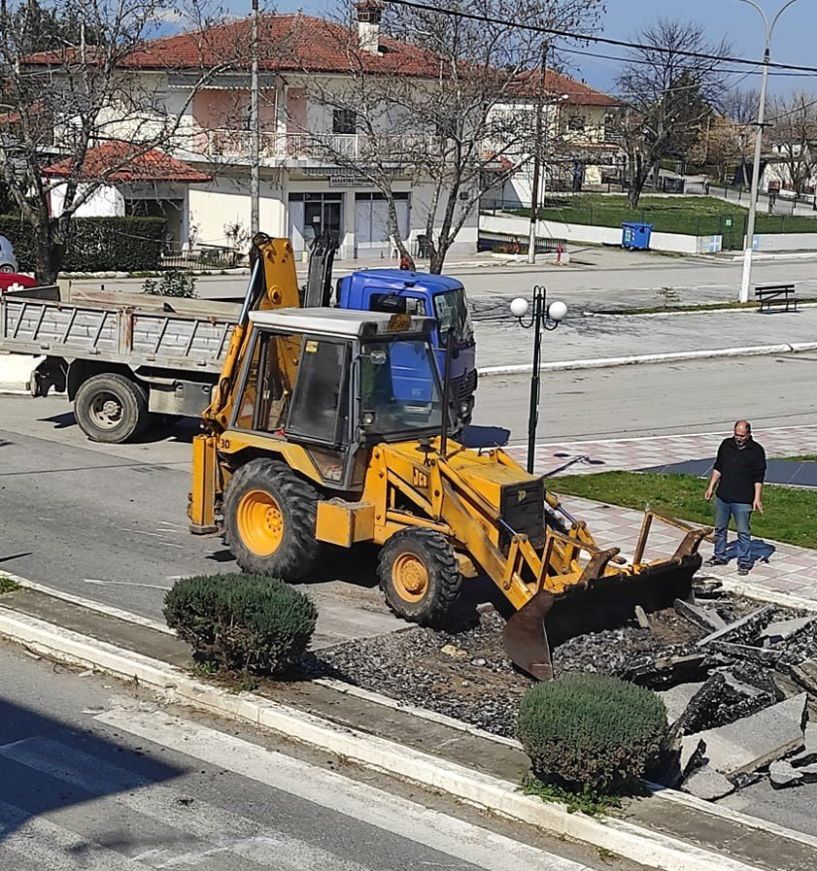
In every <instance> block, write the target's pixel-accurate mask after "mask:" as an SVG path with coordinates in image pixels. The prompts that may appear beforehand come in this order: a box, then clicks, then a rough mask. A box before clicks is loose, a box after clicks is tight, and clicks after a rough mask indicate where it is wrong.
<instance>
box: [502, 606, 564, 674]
mask: <svg viewBox="0 0 817 871" xmlns="http://www.w3.org/2000/svg"><path fill="white" fill-rule="evenodd" d="M555 601H556V600H555V598H554V596H553V594H552V593H549V592H548V591H547V590H541V591H540V592H538V593H537V594H536V595H535V596H534V597H533V598H532V599H531V600H530V601H529V602H528V603H527V604H525V605H523V606H522V607H521V608H520V609H519V610H518V611H517V612H516V613H515V614H514V615H513V616H512V617H511V618H510V619H509V620H508V622H507V623H506V624H505V628H504V629H503V630H502V642H503V644H504V646H505V652H506V653H507V654H508V656H509V657H510V659H511V662H513V663H514V665H516V666H517V668H520V669H522V671H525V672H527V673H528V674H529V675H531V676H532V677H535V678H536V679H537V680H552V679H553V665H552V664H551V661H550V643H549V642H548V637H547V632H545V618H546V617H547V615H548V612H549V611H550V609H551V608H552V607H553V604H554V602H555Z"/></svg>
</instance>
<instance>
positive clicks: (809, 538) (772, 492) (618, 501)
mask: <svg viewBox="0 0 817 871" xmlns="http://www.w3.org/2000/svg"><path fill="white" fill-rule="evenodd" d="M548 487H551V488H552V489H553V490H555V491H556V492H557V493H563V494H565V495H568V494H570V495H573V496H584V497H586V498H588V499H598V500H599V501H600V502H609V503H611V504H612V505H624V506H625V507H627V508H635V509H636V510H638V511H643V510H644V508H645V507H646V506H647V504H649V505H650V506H651V507H652V508H654V509H655V510H656V511H662V512H664V513H665V514H673V515H674V516H675V517H679V518H682V519H683V520H691V521H693V522H695V523H702V524H711V523H712V522H713V520H714V516H715V514H714V507H713V505H711V504H708V503H706V502H705V501H704V496H703V494H704V490H705V489H706V481H704V480H703V479H702V478H695V477H693V476H691V475H655V474H649V473H640V472H601V473H599V474H594V475H566V476H565V477H563V478H561V477H560V478H553V479H551V480H550V481H549V482H548ZM763 505H764V507H765V509H766V513H765V514H757V513H756V514H754V516H753V517H752V535H755V536H757V537H759V538H771V539H774V540H775V541H785V542H788V543H789V544H796V545H799V546H800V547H811V548H817V493H814V492H812V491H808V490H794V489H790V488H788V487H776V486H774V485H767V486H766V487H764V488H763ZM590 531H591V532H592V529H591V530H590Z"/></svg>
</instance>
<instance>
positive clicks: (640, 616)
mask: <svg viewBox="0 0 817 871" xmlns="http://www.w3.org/2000/svg"><path fill="white" fill-rule="evenodd" d="M635 619H636V620H637V621H638V625H639V626H640V627H641V628H642V629H649V628H650V621H649V618H648V617H647V612H646V611H645V610H644V609H643V608H642V607H641V605H636V606H635Z"/></svg>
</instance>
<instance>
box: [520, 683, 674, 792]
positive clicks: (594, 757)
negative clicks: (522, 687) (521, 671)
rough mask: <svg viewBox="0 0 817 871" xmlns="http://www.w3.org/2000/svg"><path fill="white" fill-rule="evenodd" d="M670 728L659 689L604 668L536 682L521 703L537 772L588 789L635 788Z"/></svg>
mask: <svg viewBox="0 0 817 871" xmlns="http://www.w3.org/2000/svg"><path fill="white" fill-rule="evenodd" d="M666 730H667V712H666V709H665V708H664V703H663V702H662V701H661V699H660V698H659V697H658V696H657V695H655V693H653V692H652V691H650V690H645V689H642V688H641V687H637V686H635V685H634V684H630V683H626V682H625V681H622V680H619V679H618V678H614V677H607V676H605V675H597V674H576V675H567V676H565V677H562V678H559V679H558V680H554V681H551V682H550V683H540V684H537V685H536V686H534V687H532V688H531V689H530V690H529V691H528V693H527V694H526V695H525V697H524V698H523V699H522V703H521V705H520V708H519V721H518V733H519V740H520V741H521V742H522V746H523V747H524V748H525V752H526V753H527V754H528V756H529V757H530V760H531V770H532V772H533V774H534V776H535V777H537V778H538V779H539V780H541V781H543V782H545V783H552V784H555V785H558V786H561V787H564V788H567V789H570V790H572V791H575V792H582V793H584V794H589V795H601V794H605V793H606V794H609V793H615V792H622V791H626V790H628V789H630V788H632V787H633V785H634V784H635V783H636V781H637V779H638V778H639V777H641V776H642V775H643V774H644V772H645V770H646V769H647V767H648V766H649V765H650V763H652V762H653V761H654V760H655V759H656V758H657V757H658V754H659V753H660V750H661V745H662V742H663V740H664V737H665V735H666Z"/></svg>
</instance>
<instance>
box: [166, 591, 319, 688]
mask: <svg viewBox="0 0 817 871" xmlns="http://www.w3.org/2000/svg"><path fill="white" fill-rule="evenodd" d="M163 611H164V616H165V620H166V621H167V625H168V626H169V627H170V628H171V629H175V630H176V633H177V634H178V636H179V637H180V638H181V639H182V640H184V641H187V642H188V643H189V644H191V645H192V647H193V651H194V655H195V658H196V659H197V660H199V661H200V662H206V663H209V664H211V665H214V666H216V667H217V668H221V669H225V670H228V671H242V672H249V673H252V674H262V675H270V674H277V673H280V672H283V671H286V670H287V669H288V668H289V667H291V666H292V665H293V664H294V663H295V662H296V661H297V660H298V658H299V657H300V656H301V655H302V654H303V653H304V652H305V651H306V648H307V646H308V644H309V641H310V639H311V638H312V633H313V632H314V631H315V622H316V620H317V616H318V612H317V609H316V608H315V605H314V604H313V602H312V600H311V599H310V598H309V597H308V596H306V595H305V594H304V593H301V592H299V591H298V590H295V589H293V588H292V587H288V586H287V585H286V584H285V583H284V582H283V581H279V580H274V579H271V578H268V577H265V576H263V575H244V574H227V575H199V576H196V577H192V578H182V579H181V580H180V581H177V582H176V583H175V584H174V585H173V587H172V588H171V589H170V590H168V591H167V593H166V594H165V602H164V609H163Z"/></svg>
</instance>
